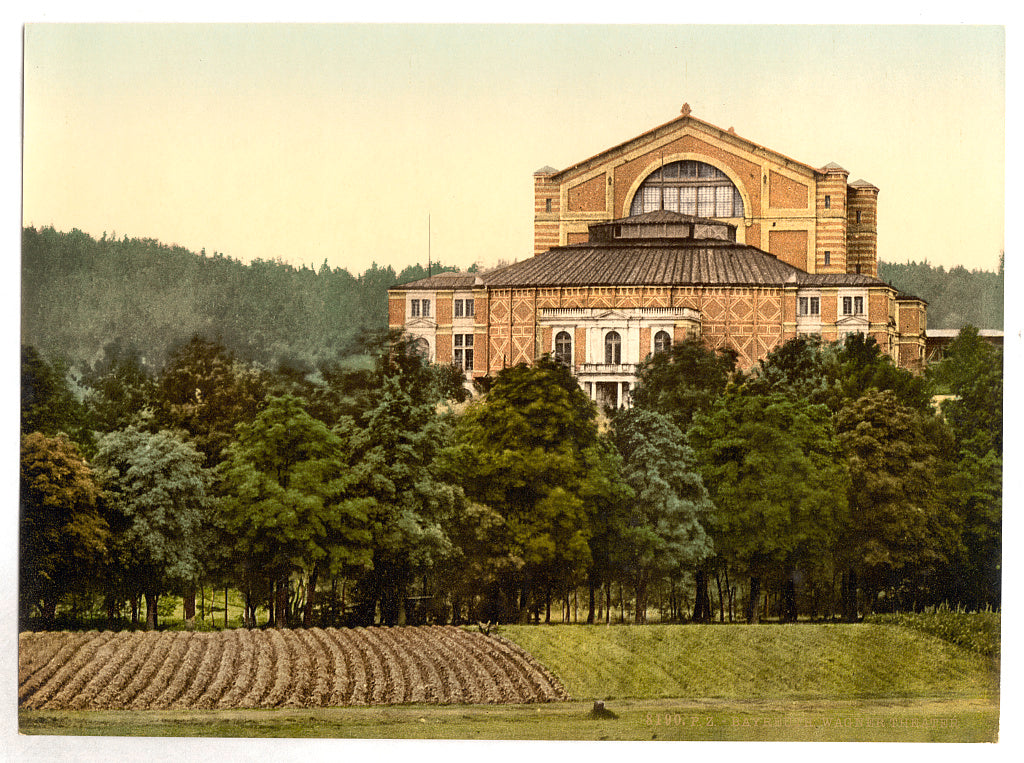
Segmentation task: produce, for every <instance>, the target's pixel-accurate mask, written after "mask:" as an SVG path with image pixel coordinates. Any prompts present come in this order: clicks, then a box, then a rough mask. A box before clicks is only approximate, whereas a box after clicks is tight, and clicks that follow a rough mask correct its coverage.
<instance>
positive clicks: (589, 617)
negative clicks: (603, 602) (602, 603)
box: [587, 575, 597, 625]
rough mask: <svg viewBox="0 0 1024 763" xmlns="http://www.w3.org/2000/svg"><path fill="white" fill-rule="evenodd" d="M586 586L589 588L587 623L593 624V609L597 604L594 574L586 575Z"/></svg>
mask: <svg viewBox="0 0 1024 763" xmlns="http://www.w3.org/2000/svg"><path fill="white" fill-rule="evenodd" d="M587 588H588V589H589V590H590V602H589V606H588V607H587V625H593V624H594V609H595V608H596V606H597V597H596V595H595V592H596V590H597V581H596V580H594V576H593V575H590V576H588V577H587Z"/></svg>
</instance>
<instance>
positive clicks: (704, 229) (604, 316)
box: [388, 106, 927, 405]
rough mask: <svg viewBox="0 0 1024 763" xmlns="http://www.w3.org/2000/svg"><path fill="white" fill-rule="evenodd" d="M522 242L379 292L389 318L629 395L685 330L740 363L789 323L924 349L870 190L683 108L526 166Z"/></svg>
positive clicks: (474, 350)
mask: <svg viewBox="0 0 1024 763" xmlns="http://www.w3.org/2000/svg"><path fill="white" fill-rule="evenodd" d="M534 192H535V203H534V256H532V257H530V258H527V259H525V260H523V261H521V262H517V263H515V264H513V265H510V266H508V267H505V268H502V269H499V270H496V271H492V272H489V273H486V274H479V275H476V274H464V273H463V274H456V273H442V274H438V275H436V276H433V277H431V278H426V279H422V280H419V281H415V282H413V283H407V284H402V285H399V286H396V287H395V288H393V289H391V290H390V292H389V316H388V322H389V325H390V326H391V328H395V329H404V330H405V331H406V332H407V333H408V334H409V335H411V336H412V337H414V338H415V339H416V341H417V343H418V344H419V345H420V346H421V347H422V349H423V352H424V353H425V354H426V355H427V356H428V357H429V358H430V360H431V361H432V362H435V363H455V364H457V365H459V366H460V367H462V368H463V369H464V370H465V372H466V374H467V378H473V377H480V376H485V375H493V374H495V373H497V372H498V371H500V370H501V369H502V368H504V367H506V366H509V365H515V364H517V363H521V362H527V363H529V362H532V361H534V360H535V359H537V358H539V357H540V356H542V355H544V354H551V355H552V356H554V357H555V358H557V359H559V360H561V361H562V362H564V363H566V364H567V365H569V366H570V367H571V368H572V369H573V372H574V373H575V374H576V376H577V378H578V379H579V381H580V384H581V386H582V387H583V389H584V390H586V391H587V392H588V394H589V395H590V396H591V398H592V399H594V400H596V401H598V402H599V403H601V404H605V405H622V404H626V403H628V395H629V390H630V389H631V387H632V385H633V384H634V382H635V369H636V365H637V364H638V363H639V362H641V361H642V360H643V359H644V358H645V357H647V356H648V355H649V354H650V353H653V352H657V351H659V350H661V349H664V348H666V347H667V346H668V345H669V344H670V343H671V342H674V341H678V340H680V339H682V338H684V337H687V336H692V337H700V338H701V339H702V340H703V341H704V342H705V343H706V344H707V345H708V346H709V347H711V348H719V347H731V348H732V349H733V350H735V351H736V353H737V355H738V357H739V365H740V366H741V367H743V368H749V367H751V366H754V365H756V363H757V361H759V360H761V359H762V358H764V357H765V356H766V355H767V354H768V353H769V352H770V351H771V350H772V349H773V348H775V347H777V346H778V345H780V344H781V343H783V342H785V341H786V340H787V339H790V338H792V337H795V336H797V335H798V334H815V335H819V336H821V338H822V339H823V340H824V341H837V340H841V339H842V338H843V337H845V336H846V335H847V334H849V333H851V332H859V333H863V334H866V335H869V336H872V337H874V338H875V340H876V341H877V342H878V344H879V346H880V347H881V348H882V350H883V351H884V352H886V353H889V354H890V355H891V356H892V357H893V359H894V360H895V362H896V363H897V364H898V365H900V366H902V367H905V368H910V369H915V370H916V369H919V368H920V367H921V365H922V363H923V360H924V352H925V330H926V328H927V326H926V306H925V303H924V302H923V301H922V300H919V299H917V298H914V297H911V296H907V295H902V294H900V293H899V292H897V291H896V290H895V289H894V288H892V287H891V286H889V285H888V284H886V283H885V282H884V281H881V280H880V279H879V278H878V277H877V273H878V259H877V246H876V242H877V235H876V225H877V201H878V188H876V187H875V186H873V185H871V184H870V183H868V182H866V181H863V180H857V181H854V182H852V183H850V182H848V173H847V171H846V170H845V169H843V168H842V167H840V166H839V165H837V164H834V163H831V164H827V165H825V166H824V167H821V168H818V169H815V168H813V167H810V166H808V165H805V164H802V163H800V162H797V161H795V160H793V159H790V158H788V157H785V156H783V155H781V154H778V153H776V152H773V151H771V150H769V149H766V148H764V147H762V146H759V145H757V144H755V143H753V142H751V141H748V140H746V139H744V138H740V137H739V136H737V135H736V134H735V132H734V131H733V130H732V129H731V128H730V129H728V130H722V129H720V128H718V127H714V126H713V125H710V124H708V123H706V122H702V121H701V120H699V119H696V118H695V117H693V116H692V115H691V114H690V113H689V109H688V107H685V106H684V108H683V112H682V114H681V115H680V116H679V117H677V118H676V119H674V120H672V121H671V122H668V123H667V124H664V125H662V126H660V127H658V128H655V129H654V130H651V131H649V132H647V133H644V134H643V135H640V136H638V137H636V138H633V139H632V140H629V141H627V142H625V143H622V144H619V145H618V146H615V147H613V148H610V149H608V150H607V151H604V152H602V153H600V154H598V155H597V156H594V157H591V158H590V159H587V160H585V161H583V162H579V163H578V164H575V165H573V166H571V167H568V168H566V169H564V170H555V169H552V168H550V167H545V168H543V169H542V170H539V171H538V172H537V173H535V175H534Z"/></svg>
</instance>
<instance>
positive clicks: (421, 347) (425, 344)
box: [412, 336, 430, 362]
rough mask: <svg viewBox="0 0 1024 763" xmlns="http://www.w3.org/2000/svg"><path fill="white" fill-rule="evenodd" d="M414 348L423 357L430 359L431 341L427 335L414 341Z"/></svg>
mask: <svg viewBox="0 0 1024 763" xmlns="http://www.w3.org/2000/svg"><path fill="white" fill-rule="evenodd" d="M412 350H413V352H415V353H416V354H417V355H419V356H420V357H421V358H423V359H424V360H426V361H428V362H429V361H430V342H429V341H428V340H427V339H426V338H425V337H422V336H421V337H417V338H416V339H414V340H413V342H412Z"/></svg>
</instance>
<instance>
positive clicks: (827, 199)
mask: <svg viewBox="0 0 1024 763" xmlns="http://www.w3.org/2000/svg"><path fill="white" fill-rule="evenodd" d="M825 209H832V197H831V196H829V195H828V194H827V193H826V194H825Z"/></svg>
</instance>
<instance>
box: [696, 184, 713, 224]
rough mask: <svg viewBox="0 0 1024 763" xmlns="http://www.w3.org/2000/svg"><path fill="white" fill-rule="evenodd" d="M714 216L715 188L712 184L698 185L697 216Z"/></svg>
mask: <svg viewBox="0 0 1024 763" xmlns="http://www.w3.org/2000/svg"><path fill="white" fill-rule="evenodd" d="M714 216H715V188H714V186H700V187H698V188H697V217H714Z"/></svg>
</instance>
